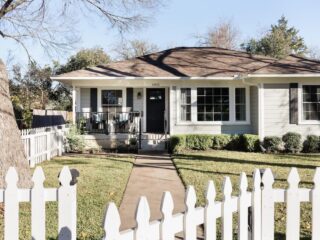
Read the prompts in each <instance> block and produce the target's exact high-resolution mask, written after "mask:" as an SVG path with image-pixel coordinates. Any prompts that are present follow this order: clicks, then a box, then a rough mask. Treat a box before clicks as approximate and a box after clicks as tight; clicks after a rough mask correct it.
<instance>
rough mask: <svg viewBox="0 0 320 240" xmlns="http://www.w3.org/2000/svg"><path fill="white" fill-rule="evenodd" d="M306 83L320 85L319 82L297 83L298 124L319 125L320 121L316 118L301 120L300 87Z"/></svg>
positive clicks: (301, 102) (301, 101)
mask: <svg viewBox="0 0 320 240" xmlns="http://www.w3.org/2000/svg"><path fill="white" fill-rule="evenodd" d="M307 85H318V86H320V83H314V82H310V83H303V84H302V83H299V85H298V124H299V125H319V124H320V121H318V120H303V99H302V94H303V91H302V88H303V86H307Z"/></svg>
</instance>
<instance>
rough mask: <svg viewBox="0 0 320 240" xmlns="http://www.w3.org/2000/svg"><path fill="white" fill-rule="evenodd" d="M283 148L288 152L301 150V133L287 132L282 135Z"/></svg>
mask: <svg viewBox="0 0 320 240" xmlns="http://www.w3.org/2000/svg"><path fill="white" fill-rule="evenodd" d="M282 141H283V142H284V149H285V151H286V152H289V153H298V152H300V151H301V150H302V144H301V135H300V134H299V133H295V132H288V133H286V134H285V135H283V137H282Z"/></svg>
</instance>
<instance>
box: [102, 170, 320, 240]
mask: <svg viewBox="0 0 320 240" xmlns="http://www.w3.org/2000/svg"><path fill="white" fill-rule="evenodd" d="M299 181H300V179H299V175H298V172H297V169H296V168H292V169H291V172H290V174H289V177H288V183H289V188H288V189H274V188H273V187H272V184H273V182H274V179H273V175H272V172H271V170H270V169H267V170H266V171H265V173H264V175H263V177H262V179H261V176H260V171H259V170H256V171H255V172H254V180H253V188H252V189H253V190H252V192H249V191H247V188H248V181H247V177H246V175H245V173H242V174H241V175H240V181H239V182H240V186H239V195H238V196H232V185H231V181H230V178H229V177H226V178H225V179H224V184H223V200H222V201H216V200H215V198H216V190H215V186H214V184H213V182H212V181H210V182H209V184H208V187H207V191H206V202H207V203H206V206H205V207H196V206H195V204H196V200H197V199H196V194H195V190H194V188H193V187H192V186H189V187H188V188H187V192H186V199H185V205H186V211H185V212H182V213H178V214H175V215H173V209H174V204H173V200H172V197H171V194H170V192H165V193H164V195H163V198H162V204H161V212H162V215H163V217H162V219H161V220H157V221H153V222H150V209H149V205H148V201H147V199H146V198H145V197H141V198H140V201H139V203H138V206H137V210H136V222H137V227H136V228H133V229H128V230H125V231H121V232H120V231H119V229H120V224H121V219H120V215H119V212H118V210H117V207H116V205H115V204H114V203H110V204H109V205H108V207H107V210H106V214H105V219H104V230H105V237H104V240H109V239H113V240H115V239H117V240H147V239H165V240H174V239H175V234H177V233H180V232H183V235H184V239H186V240H196V239H197V226H199V225H202V224H204V237H205V239H210V240H215V239H223V240H232V239H234V237H235V234H234V228H233V215H234V213H238V221H237V239H239V240H248V239H253V240H274V222H275V219H274V205H275V203H276V202H285V203H286V207H287V208H286V209H287V210H286V211H287V225H286V239H289V240H298V239H300V203H301V202H311V203H312V239H313V240H315V239H320V229H319V227H318V225H319V223H320V168H317V169H316V172H315V175H314V188H313V189H306V188H298V184H299ZM249 208H250V209H251V210H252V211H251V212H252V221H251V222H252V226H250V228H249V227H248V214H249V213H248V212H249ZM219 218H220V219H221V223H222V228H221V235H222V236H221V238H218V236H217V232H218V231H217V228H216V221H217V219H219ZM249 229H251V231H250V232H249Z"/></svg>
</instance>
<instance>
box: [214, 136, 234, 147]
mask: <svg viewBox="0 0 320 240" xmlns="http://www.w3.org/2000/svg"><path fill="white" fill-rule="evenodd" d="M230 141H231V135H229V134H217V135H214V136H213V137H212V148H213V149H216V150H221V149H226V148H227V146H228V144H230Z"/></svg>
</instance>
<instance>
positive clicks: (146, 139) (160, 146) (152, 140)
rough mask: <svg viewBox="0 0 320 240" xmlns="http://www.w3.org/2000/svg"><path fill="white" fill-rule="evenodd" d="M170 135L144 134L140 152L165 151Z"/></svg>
mask: <svg viewBox="0 0 320 240" xmlns="http://www.w3.org/2000/svg"><path fill="white" fill-rule="evenodd" d="M166 137H167V139H168V138H169V135H168V134H167V135H165V134H157V133H144V134H142V136H141V150H140V151H165V150H166V147H167V139H166Z"/></svg>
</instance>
